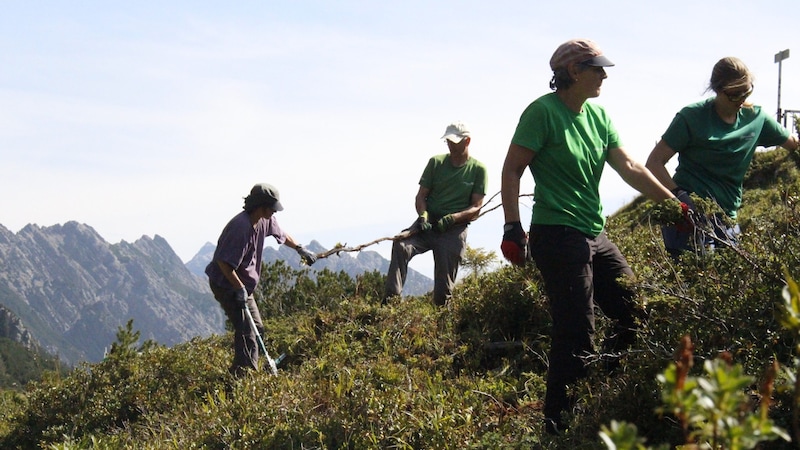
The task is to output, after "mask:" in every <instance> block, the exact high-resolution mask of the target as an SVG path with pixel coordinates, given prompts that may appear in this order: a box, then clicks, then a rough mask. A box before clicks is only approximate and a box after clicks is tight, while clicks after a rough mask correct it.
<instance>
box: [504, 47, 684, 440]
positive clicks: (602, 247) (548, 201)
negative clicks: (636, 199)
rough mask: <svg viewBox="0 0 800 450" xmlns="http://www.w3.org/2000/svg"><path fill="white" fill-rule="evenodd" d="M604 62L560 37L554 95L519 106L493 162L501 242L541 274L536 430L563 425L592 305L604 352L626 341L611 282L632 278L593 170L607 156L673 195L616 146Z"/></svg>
mask: <svg viewBox="0 0 800 450" xmlns="http://www.w3.org/2000/svg"><path fill="white" fill-rule="evenodd" d="M608 66H613V63H612V62H611V61H609V60H608V58H606V57H605V56H603V54H602V52H601V51H600V49H599V48H598V47H597V45H596V44H595V43H594V42H592V41H588V40H585V39H574V40H571V41H568V42H565V43H564V44H562V45H561V46H559V47H558V49H556V51H555V53H554V54H553V56H552V58H551V59H550V68H551V69H552V70H553V79H552V81H551V82H550V88H551V89H552V90H554V91H555V92H553V93H549V94H546V95H543V96H541V97H539V98H538V99H537V100H535V101H534V102H533V103H531V104H530V106H528V108H527V109H526V110H525V111H524V112H523V113H522V116H521V117H520V120H519V124H518V125H517V129H516V131H515V132H514V137H513V138H512V140H511V145H510V146H509V148H508V153H507V154H506V159H505V163H504V164H503V173H502V180H501V195H502V199H503V210H504V213H505V222H506V223H505V226H504V234H503V243H502V245H501V249H502V251H503V255H504V256H505V257H506V258H507V259H508V260H509V261H511V262H512V263H513V264H519V265H521V264H524V263H525V259H526V257H525V255H526V248H527V249H529V250H530V254H531V256H532V257H533V259H534V261H535V262H536V267H537V268H538V269H539V271H540V272H541V274H542V278H543V279H544V285H545V290H546V292H547V297H548V299H549V301H550V312H551V316H552V318H553V326H552V330H551V346H550V352H549V360H550V366H549V368H548V371H547V392H546V394H545V400H544V411H543V412H544V416H545V430H546V431H547V432H549V433H557V432H559V431H560V429H561V428H563V425H564V424H565V422H563V420H562V417H561V415H562V412H564V411H568V410H569V408H570V403H571V402H570V401H569V399H568V398H567V390H566V388H567V385H568V384H570V383H574V382H575V381H576V380H577V379H578V378H580V377H583V376H585V375H586V365H585V363H586V357H587V356H590V355H593V354H595V350H594V345H593V337H594V331H595V318H594V307H595V305H597V306H598V307H599V308H600V309H601V310H602V311H603V313H604V314H605V315H606V316H608V317H609V318H610V319H612V320H613V321H614V323H615V325H614V333H613V336H610V337H609V339H608V340H607V341H606V342H605V343H604V345H603V347H604V354H608V355H613V356H612V358H611V360H610V361H608V362H609V364H610V365H614V364H615V363H616V358H617V356H616V355H619V352H620V351H621V350H624V349H625V348H626V347H627V346H628V345H630V344H631V343H632V342H633V339H634V338H635V331H634V329H635V321H634V317H633V315H634V308H633V292H632V291H631V290H630V289H629V288H627V287H625V286H624V285H623V284H622V283H620V282H619V279H620V278H622V277H629V276H632V275H633V272H632V271H631V268H630V266H629V265H628V262H627V261H626V260H625V257H624V256H622V254H621V253H620V251H619V249H618V248H617V246H616V245H615V244H614V243H613V242H611V241H610V240H609V239H608V237H607V236H606V233H605V231H604V227H605V216H604V215H603V207H602V204H601V202H600V193H599V185H600V176H601V175H602V173H603V168H604V167H605V164H606V163H608V165H610V166H611V167H612V168H613V169H614V170H615V171H616V172H617V173H619V174H620V176H621V177H622V178H623V180H625V182H626V183H628V184H629V185H630V186H631V187H633V188H635V189H636V190H638V191H639V192H641V193H643V194H645V195H646V196H647V197H649V198H651V199H653V200H656V201H660V200H665V199H668V198H673V197H674V196H673V195H672V194H671V193H670V192H669V190H667V189H666V188H665V187H664V186H662V185H661V184H660V183H659V182H658V181H657V180H656V179H655V177H653V175H652V174H651V173H650V171H648V170H647V169H646V168H645V167H644V166H643V165H642V164H640V163H638V162H636V161H634V160H633V159H632V158H631V157H630V156H629V155H628V153H627V152H626V151H625V150H623V148H622V142H621V140H620V138H619V135H618V134H617V131H616V129H615V128H614V126H613V124H612V123H611V120H610V118H609V117H608V115H607V114H606V112H605V110H604V109H603V108H602V107H600V106H598V105H595V104H592V103H589V102H587V100H588V99H590V98H594V97H598V96H599V95H600V88H601V86H602V84H603V80H604V79H605V78H606V71H605V69H604V67H608ZM527 168H530V171H531V173H532V174H533V179H534V182H535V184H536V186H535V189H534V202H535V203H534V205H533V215H532V218H531V227H530V243H529V244H528V242H527V241H528V238H527V236H526V235H525V232H524V231H523V228H522V225H521V223H520V214H519V201H518V197H519V187H520V177H521V176H522V174H523V173H524V172H525V170H526V169H527Z"/></svg>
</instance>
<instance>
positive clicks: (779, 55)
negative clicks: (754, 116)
mask: <svg viewBox="0 0 800 450" xmlns="http://www.w3.org/2000/svg"><path fill="white" fill-rule="evenodd" d="M788 57H789V49H788V48H787V49H786V50H784V51H782V52H778V53H776V54H775V62H776V63H778V123H780V122H781V118H782V117H783V114H781V65H782V61H783V60H784V59H786V58H788Z"/></svg>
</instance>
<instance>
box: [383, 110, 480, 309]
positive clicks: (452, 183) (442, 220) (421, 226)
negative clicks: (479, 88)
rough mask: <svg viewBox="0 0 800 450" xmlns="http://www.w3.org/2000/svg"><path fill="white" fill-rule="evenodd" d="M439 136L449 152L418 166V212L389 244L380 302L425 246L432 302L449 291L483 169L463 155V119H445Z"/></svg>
mask: <svg viewBox="0 0 800 450" xmlns="http://www.w3.org/2000/svg"><path fill="white" fill-rule="evenodd" d="M442 139H444V140H445V142H447V147H448V149H449V150H450V152H449V153H445V154H441V155H436V156H434V157H432V158H431V159H430V160H429V161H428V165H427V166H426V167H425V170H424V171H423V172H422V177H421V178H420V180H419V191H418V192H417V196H416V199H415V201H414V206H415V207H416V210H417V214H418V218H417V220H416V221H415V222H414V223H413V224H412V225H411V227H410V228H408V229H407V230H406V231H408V234H409V236H408V237H407V238H405V239H399V240H396V241H395V242H394V245H393V246H392V261H391V263H390V264H389V272H388V273H387V275H386V291H385V295H384V300H383V301H384V303H386V302H387V301H388V299H389V298H390V297H393V296H398V295H400V293H401V292H402V290H403V284H405V281H406V275H407V273H408V263H409V261H411V258H413V257H414V256H416V255H418V254H420V253H425V252H427V251H428V250H433V263H434V269H433V270H434V274H433V302H434V303H435V304H436V305H439V306H441V305H444V304H445V303H446V302H447V300H448V299H449V298H450V296H451V295H452V292H453V285H454V284H455V280H456V275H457V274H458V266H459V264H461V259H462V258H463V256H464V251H465V250H466V247H467V226H468V225H469V222H471V221H472V220H473V219H475V218H476V217H477V216H478V214H479V213H480V209H481V206H483V198H484V196H485V195H486V185H487V184H488V175H487V172H486V166H484V165H483V163H481V162H480V161H478V160H476V159H475V158H473V157H471V156H469V144H470V141H471V138H470V132H469V129H468V128H467V126H466V125H464V124H463V123H461V122H455V123H452V124H450V125H448V127H447V129H446V130H445V133H444V136H442Z"/></svg>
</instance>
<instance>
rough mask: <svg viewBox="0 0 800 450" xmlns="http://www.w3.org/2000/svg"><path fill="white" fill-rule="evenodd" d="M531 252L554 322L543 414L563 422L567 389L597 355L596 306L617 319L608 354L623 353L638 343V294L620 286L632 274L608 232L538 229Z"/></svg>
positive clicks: (533, 230)
mask: <svg viewBox="0 0 800 450" xmlns="http://www.w3.org/2000/svg"><path fill="white" fill-rule="evenodd" d="M530 250H531V255H532V256H533V259H534V260H535V261H536V267H537V268H538V269H539V271H540V272H541V274H542V277H543V278H544V285H545V291H546V293H547V296H548V298H549V300H550V313H551V316H552V319H553V328H552V331H551V348H550V355H549V358H550V366H549V368H548V371H547V393H546V394H545V405H544V415H545V417H547V418H551V419H554V420H556V421H557V422H558V421H560V415H561V412H562V411H563V410H565V409H567V408H568V407H569V406H570V405H569V401H568V399H567V393H566V388H567V385H568V384H570V383H573V382H575V381H576V380H577V379H579V378H581V377H584V376H585V375H586V367H585V363H584V361H585V360H584V359H583V357H585V356H587V355H590V354H594V344H593V338H594V333H595V317H594V306H595V305H596V306H598V307H599V308H600V309H601V310H602V311H603V314H605V315H606V316H608V317H609V318H611V319H613V320H614V330H613V333H612V335H611V336H609V339H608V340H607V341H606V342H605V343H604V345H603V347H604V348H603V351H604V352H611V353H616V352H619V351H620V350H623V349H624V348H626V347H628V346H629V345H630V344H632V343H633V341H634V339H635V331H634V327H635V323H634V319H633V301H632V300H633V292H632V291H631V290H629V289H627V288H625V287H624V286H622V285H621V284H620V283H619V282H618V281H617V279H618V278H620V277H623V276H626V277H631V276H633V271H632V270H631V268H630V266H628V262H627V261H626V260H625V257H623V256H622V254H621V253H620V252H619V249H618V248H617V246H616V245H614V244H613V243H612V242H611V241H609V240H608V237H607V236H606V234H605V232H603V233H601V234H600V235H599V236H597V237H594V238H592V237H588V236H586V235H584V234H583V233H581V232H579V231H578V230H576V229H574V228H571V227H565V226H560V225H534V226H532V227H531V232H530Z"/></svg>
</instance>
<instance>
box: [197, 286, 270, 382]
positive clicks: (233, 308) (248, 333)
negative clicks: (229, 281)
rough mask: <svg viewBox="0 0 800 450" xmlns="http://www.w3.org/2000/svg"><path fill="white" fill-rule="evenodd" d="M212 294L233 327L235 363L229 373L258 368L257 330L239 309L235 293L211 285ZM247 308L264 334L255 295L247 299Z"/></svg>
mask: <svg viewBox="0 0 800 450" xmlns="http://www.w3.org/2000/svg"><path fill="white" fill-rule="evenodd" d="M210 286H211V292H212V293H213V294H214V298H215V299H217V301H218V302H219V304H220V306H222V310H223V311H225V315H226V316H228V320H230V321H231V325H233V363H232V364H231V367H230V369H229V371H230V372H231V373H232V374H233V375H241V374H242V373H243V371H244V370H245V369H256V368H258V341H257V337H256V330H253V329H252V328H251V327H250V321H248V320H247V316H246V315H245V312H244V310H243V309H242V308H241V307H239V305H238V304H237V302H236V300H235V299H234V295H235V292H234V291H233V290H231V289H226V288H223V287H220V286H216V285H214V284H213V283H210ZM247 308H248V309H250V314H252V315H253V322H255V323H256V328H257V329H258V332H259V333H263V332H264V325H263V324H262V323H261V313H260V312H259V311H258V305H256V300H255V298H254V297H253V294H250V295H249V296H248V297H247Z"/></svg>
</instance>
